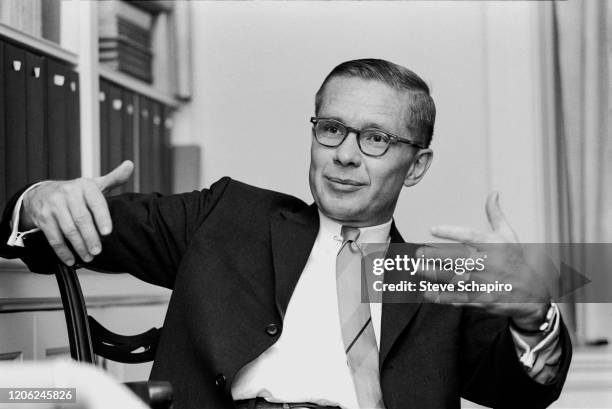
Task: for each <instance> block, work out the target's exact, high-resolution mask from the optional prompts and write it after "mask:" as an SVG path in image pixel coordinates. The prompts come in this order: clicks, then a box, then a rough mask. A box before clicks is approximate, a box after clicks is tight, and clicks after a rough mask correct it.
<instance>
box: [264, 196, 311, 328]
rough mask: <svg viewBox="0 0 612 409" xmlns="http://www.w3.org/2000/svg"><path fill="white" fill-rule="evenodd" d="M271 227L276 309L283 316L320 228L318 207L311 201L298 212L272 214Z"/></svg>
mask: <svg viewBox="0 0 612 409" xmlns="http://www.w3.org/2000/svg"><path fill="white" fill-rule="evenodd" d="M270 229H271V237H272V259H273V264H274V285H275V297H276V308H277V309H278V312H279V314H280V316H281V318H284V316H285V311H286V310H287V305H288V304H289V299H290V298H291V294H293V290H294V289H295V286H296V284H297V282H298V280H299V278H300V275H301V274H302V271H303V270H304V267H305V266H306V261H308V256H309V255H310V251H311V250H312V246H313V245H314V242H315V239H316V237H317V233H318V231H319V217H318V213H317V207H316V205H314V204H312V205H310V206H309V207H307V208H304V209H303V210H301V211H299V212H297V213H291V212H289V211H281V212H279V213H278V214H276V215H275V216H274V217H272V219H271V221H270Z"/></svg>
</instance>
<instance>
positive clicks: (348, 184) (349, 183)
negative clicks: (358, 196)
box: [325, 176, 365, 190]
mask: <svg viewBox="0 0 612 409" xmlns="http://www.w3.org/2000/svg"><path fill="white" fill-rule="evenodd" d="M325 179H327V180H328V181H330V182H332V184H333V185H334V186H336V187H338V188H340V189H342V190H345V189H346V190H354V189H356V188H358V187H361V186H365V183H361V182H359V181H356V180H353V179H344V178H338V177H333V176H325Z"/></svg>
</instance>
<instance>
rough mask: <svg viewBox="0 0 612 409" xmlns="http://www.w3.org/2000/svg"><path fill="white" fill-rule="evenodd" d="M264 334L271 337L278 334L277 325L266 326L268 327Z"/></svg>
mask: <svg viewBox="0 0 612 409" xmlns="http://www.w3.org/2000/svg"><path fill="white" fill-rule="evenodd" d="M266 334H268V335H270V336H271V337H273V336H275V335H276V334H278V325H276V324H268V326H267V327H266Z"/></svg>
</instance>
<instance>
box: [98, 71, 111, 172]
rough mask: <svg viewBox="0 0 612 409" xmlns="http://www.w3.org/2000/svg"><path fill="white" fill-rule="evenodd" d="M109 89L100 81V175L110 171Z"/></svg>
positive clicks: (103, 81) (105, 83) (108, 85)
mask: <svg viewBox="0 0 612 409" xmlns="http://www.w3.org/2000/svg"><path fill="white" fill-rule="evenodd" d="M109 87H110V84H109V83H108V81H105V80H103V79H100V93H99V98H100V174H102V175H104V174H106V173H108V172H109V171H110V158H109V141H108V135H109V134H108V132H109V129H108V128H109V118H110V117H109V100H110V98H109Z"/></svg>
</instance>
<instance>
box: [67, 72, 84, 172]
mask: <svg viewBox="0 0 612 409" xmlns="http://www.w3.org/2000/svg"><path fill="white" fill-rule="evenodd" d="M79 88H80V87H79V75H78V74H77V73H76V72H74V71H72V70H69V71H68V84H67V86H66V125H67V129H66V135H67V140H68V177H69V178H70V179H74V178H78V177H80V176H81V124H80V117H81V116H80V105H79Z"/></svg>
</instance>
